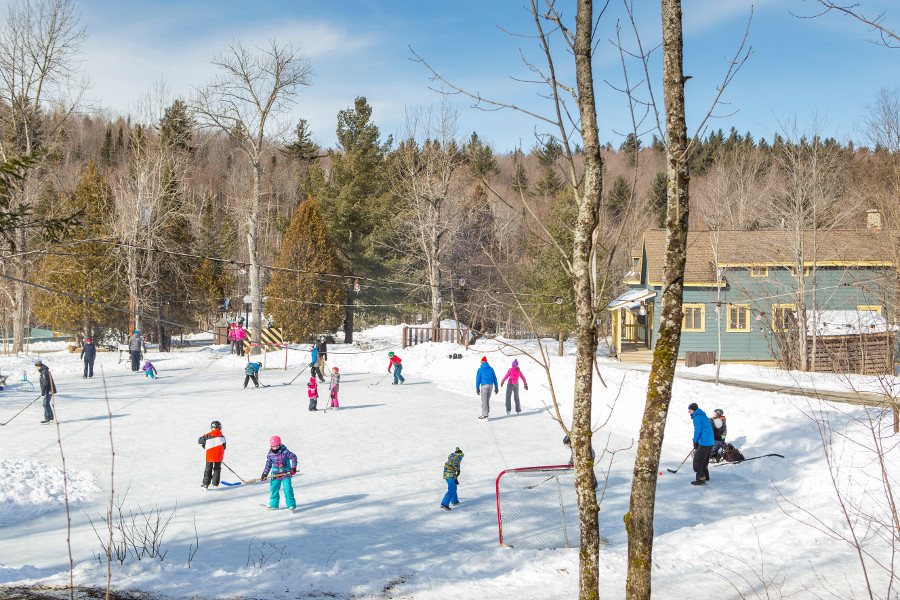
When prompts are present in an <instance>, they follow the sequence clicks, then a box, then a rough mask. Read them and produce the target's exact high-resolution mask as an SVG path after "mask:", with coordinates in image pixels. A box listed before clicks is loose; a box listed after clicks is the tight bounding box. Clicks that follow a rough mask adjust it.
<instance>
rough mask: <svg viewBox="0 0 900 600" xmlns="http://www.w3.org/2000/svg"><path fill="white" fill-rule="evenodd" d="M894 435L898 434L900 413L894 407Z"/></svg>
mask: <svg viewBox="0 0 900 600" xmlns="http://www.w3.org/2000/svg"><path fill="white" fill-rule="evenodd" d="M894 433H900V412H898V411H897V407H896V406H895V407H894Z"/></svg>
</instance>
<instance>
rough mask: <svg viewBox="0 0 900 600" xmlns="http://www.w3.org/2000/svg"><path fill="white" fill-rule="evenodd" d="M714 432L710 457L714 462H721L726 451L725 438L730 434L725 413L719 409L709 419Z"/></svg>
mask: <svg viewBox="0 0 900 600" xmlns="http://www.w3.org/2000/svg"><path fill="white" fill-rule="evenodd" d="M709 423H710V425H712V430H713V440H714V441H713V449H712V452H711V453H710V455H709V460H710V461H712V462H720V461H721V460H722V458H723V452H724V449H725V436H726V435H727V434H728V425H727V424H726V422H725V411H723V410H722V409H721V408H717V409H716V410H714V411H713V416H712V417H710V419H709Z"/></svg>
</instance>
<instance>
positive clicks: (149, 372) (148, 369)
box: [141, 360, 156, 379]
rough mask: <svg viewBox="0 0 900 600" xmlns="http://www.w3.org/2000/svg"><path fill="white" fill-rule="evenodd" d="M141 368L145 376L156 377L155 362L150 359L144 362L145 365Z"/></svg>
mask: <svg viewBox="0 0 900 600" xmlns="http://www.w3.org/2000/svg"><path fill="white" fill-rule="evenodd" d="M141 370H142V371H143V372H144V376H145V377H149V378H150V379H156V367H154V366H153V363H152V362H150V361H149V360H148V361H146V362H144V366H143V367H141Z"/></svg>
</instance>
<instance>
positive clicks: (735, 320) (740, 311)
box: [726, 304, 750, 332]
mask: <svg viewBox="0 0 900 600" xmlns="http://www.w3.org/2000/svg"><path fill="white" fill-rule="evenodd" d="M726 331H743V332H749V331H750V305H749V304H731V305H730V306H729V307H728V326H727V327H726Z"/></svg>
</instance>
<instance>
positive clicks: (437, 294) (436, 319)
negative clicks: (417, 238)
mask: <svg viewBox="0 0 900 600" xmlns="http://www.w3.org/2000/svg"><path fill="white" fill-rule="evenodd" d="M440 243H441V241H440V239H439V238H437V237H436V236H435V235H434V234H433V233H432V236H431V252H430V254H431V256H430V257H429V260H428V263H429V269H428V279H429V281H428V283H430V284H431V328H432V329H437V328H439V327H440V326H441V316H443V308H444V307H443V303H442V302H441V260H440Z"/></svg>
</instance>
